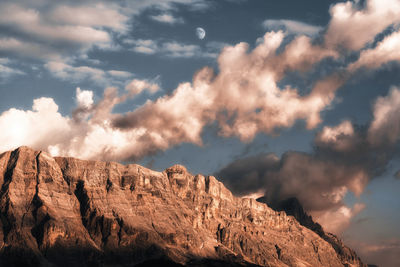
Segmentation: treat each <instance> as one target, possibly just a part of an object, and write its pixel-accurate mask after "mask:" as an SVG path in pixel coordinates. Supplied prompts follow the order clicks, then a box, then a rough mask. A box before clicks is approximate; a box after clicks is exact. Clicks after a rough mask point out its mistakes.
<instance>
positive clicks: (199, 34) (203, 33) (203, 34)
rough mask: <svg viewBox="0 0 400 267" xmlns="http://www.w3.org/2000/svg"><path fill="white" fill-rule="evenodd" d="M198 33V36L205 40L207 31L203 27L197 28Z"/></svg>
mask: <svg viewBox="0 0 400 267" xmlns="http://www.w3.org/2000/svg"><path fill="white" fill-rule="evenodd" d="M196 35H197V38H199V39H200V40H203V39H204V37H206V31H205V30H204V29H203V28H201V27H198V28H196Z"/></svg>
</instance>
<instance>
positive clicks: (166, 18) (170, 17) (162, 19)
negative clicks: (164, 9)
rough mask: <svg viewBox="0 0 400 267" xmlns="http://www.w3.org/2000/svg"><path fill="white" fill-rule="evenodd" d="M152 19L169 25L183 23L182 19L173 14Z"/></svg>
mask: <svg viewBox="0 0 400 267" xmlns="http://www.w3.org/2000/svg"><path fill="white" fill-rule="evenodd" d="M150 18H151V19H153V20H155V21H158V22H161V23H167V24H171V25H173V24H179V23H183V19H182V18H177V17H174V16H173V15H172V14H168V13H163V14H159V15H154V16H150Z"/></svg>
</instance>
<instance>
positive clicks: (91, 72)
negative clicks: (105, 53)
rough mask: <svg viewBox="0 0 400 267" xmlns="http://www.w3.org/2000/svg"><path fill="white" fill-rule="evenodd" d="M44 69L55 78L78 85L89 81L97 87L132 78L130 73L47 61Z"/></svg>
mask: <svg viewBox="0 0 400 267" xmlns="http://www.w3.org/2000/svg"><path fill="white" fill-rule="evenodd" d="M45 68H46V69H47V70H48V71H49V72H50V73H51V74H52V75H53V76H55V77H57V78H59V79H61V80H66V81H72V82H73V83H78V82H81V81H84V80H90V81H91V82H94V83H96V84H98V85H101V86H104V85H107V84H110V85H112V84H120V83H123V82H124V81H125V80H126V79H127V78H130V77H132V76H133V74H132V73H129V72H126V71H118V70H108V71H105V70H102V69H99V68H94V67H89V66H77V67H75V66H72V65H70V64H68V63H66V62H63V61H49V62H48V63H46V64H45Z"/></svg>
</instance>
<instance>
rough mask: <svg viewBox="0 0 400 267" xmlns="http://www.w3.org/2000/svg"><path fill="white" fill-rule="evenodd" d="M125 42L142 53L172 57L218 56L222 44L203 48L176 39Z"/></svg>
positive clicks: (129, 40)
mask: <svg viewBox="0 0 400 267" xmlns="http://www.w3.org/2000/svg"><path fill="white" fill-rule="evenodd" d="M124 43H125V44H127V45H131V46H133V47H132V48H131V50H132V51H135V52H136V53H141V54H148V55H153V54H159V55H161V56H164V57H170V58H202V57H211V58H215V57H217V56H218V52H219V51H220V49H221V46H218V47H217V46H215V45H214V43H213V44H212V45H210V46H207V47H206V50H203V49H202V48H201V47H200V46H199V45H193V44H183V43H178V42H176V41H167V42H160V41H156V40H143V39H138V40H132V39H128V40H125V41H124Z"/></svg>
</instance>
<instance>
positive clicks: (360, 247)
mask: <svg viewBox="0 0 400 267" xmlns="http://www.w3.org/2000/svg"><path fill="white" fill-rule="evenodd" d="M347 242H348V243H350V244H349V245H351V247H353V248H355V249H357V253H358V254H359V255H360V257H361V258H362V259H363V260H364V262H368V263H370V264H376V265H378V266H389V267H395V266H399V265H400V258H399V255H400V240H399V239H398V238H392V239H384V240H380V241H375V242H374V243H372V244H371V242H368V243H365V242H360V241H352V240H348V241H347Z"/></svg>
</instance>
